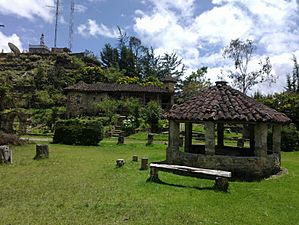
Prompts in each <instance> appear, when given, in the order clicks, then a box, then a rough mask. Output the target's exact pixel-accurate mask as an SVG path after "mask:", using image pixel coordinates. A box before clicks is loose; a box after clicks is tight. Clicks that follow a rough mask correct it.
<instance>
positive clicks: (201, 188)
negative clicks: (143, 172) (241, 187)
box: [148, 179, 218, 191]
mask: <svg viewBox="0 0 299 225" xmlns="http://www.w3.org/2000/svg"><path fill="white" fill-rule="evenodd" d="M148 182H153V183H156V184H160V185H166V186H171V187H178V188H190V189H196V190H200V191H203V190H212V191H218V190H217V189H215V187H214V186H213V187H196V186H186V185H181V184H172V183H167V182H164V181H162V180H160V179H159V180H156V181H149V180H148Z"/></svg>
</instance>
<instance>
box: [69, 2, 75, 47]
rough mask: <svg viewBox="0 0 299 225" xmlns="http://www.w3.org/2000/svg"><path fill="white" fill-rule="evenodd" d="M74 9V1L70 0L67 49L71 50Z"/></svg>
mask: <svg viewBox="0 0 299 225" xmlns="http://www.w3.org/2000/svg"><path fill="white" fill-rule="evenodd" d="M74 11H75V3H74V1H73V0H72V1H71V13H70V27H69V49H70V50H72V47H73V34H74V30H73V28H74Z"/></svg>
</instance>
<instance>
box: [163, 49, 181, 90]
mask: <svg viewBox="0 0 299 225" xmlns="http://www.w3.org/2000/svg"><path fill="white" fill-rule="evenodd" d="M184 72H185V65H184V64H183V63H182V59H179V57H178V56H177V54H176V53H175V52H173V53H171V54H168V53H165V54H164V55H163V56H162V57H161V58H160V60H159V70H158V77H159V78H160V79H163V78H164V77H165V76H168V75H170V76H172V77H174V78H175V79H176V81H177V82H176V86H175V89H176V90H177V91H180V90H181V88H182V76H183V75H184Z"/></svg>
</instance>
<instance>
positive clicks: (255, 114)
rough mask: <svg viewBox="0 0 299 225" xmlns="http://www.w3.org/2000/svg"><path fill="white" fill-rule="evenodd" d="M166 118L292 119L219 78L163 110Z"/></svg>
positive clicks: (281, 120)
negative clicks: (209, 85)
mask: <svg viewBox="0 0 299 225" xmlns="http://www.w3.org/2000/svg"><path fill="white" fill-rule="evenodd" d="M164 118H167V119H174V120H184V121H186V120H188V121H236V122H270V123H286V122H290V119H289V118H288V117H287V116H286V115H285V114H283V113H280V112H277V111H276V110H274V109H271V108H269V107H268V106H265V105H263V104H262V103H259V102H257V101H256V100H254V99H253V98H250V97H248V96H246V95H245V94H243V93H242V92H240V91H238V90H235V89H233V88H231V87H230V86H228V85H226V82H224V81H219V82H216V85H215V86H212V87H209V88H207V89H205V90H203V91H201V92H200V93H199V94H198V95H197V96H196V97H194V98H192V99H190V100H187V101H185V102H184V103H182V104H179V105H173V106H172V108H171V109H170V110H169V111H168V112H166V113H165V114H164Z"/></svg>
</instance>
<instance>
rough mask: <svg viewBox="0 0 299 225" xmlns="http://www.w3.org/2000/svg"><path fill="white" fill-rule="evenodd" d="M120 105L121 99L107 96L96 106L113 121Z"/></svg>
mask: <svg viewBox="0 0 299 225" xmlns="http://www.w3.org/2000/svg"><path fill="white" fill-rule="evenodd" d="M118 107H119V101H118V100H115V99H111V98H105V99H103V101H101V102H100V103H98V104H97V105H96V108H97V109H99V110H100V111H102V112H103V113H104V114H105V116H107V117H108V118H109V122H110V123H111V122H112V120H113V116H114V115H115V114H116V112H117V110H118Z"/></svg>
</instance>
